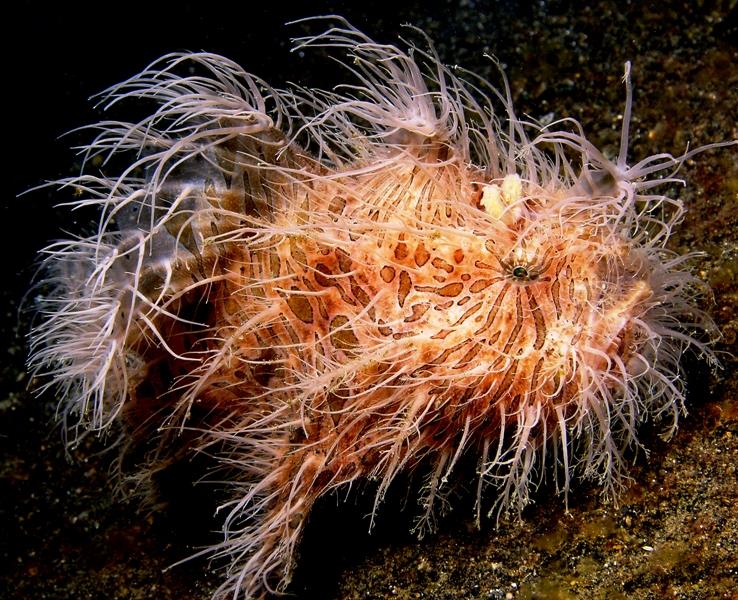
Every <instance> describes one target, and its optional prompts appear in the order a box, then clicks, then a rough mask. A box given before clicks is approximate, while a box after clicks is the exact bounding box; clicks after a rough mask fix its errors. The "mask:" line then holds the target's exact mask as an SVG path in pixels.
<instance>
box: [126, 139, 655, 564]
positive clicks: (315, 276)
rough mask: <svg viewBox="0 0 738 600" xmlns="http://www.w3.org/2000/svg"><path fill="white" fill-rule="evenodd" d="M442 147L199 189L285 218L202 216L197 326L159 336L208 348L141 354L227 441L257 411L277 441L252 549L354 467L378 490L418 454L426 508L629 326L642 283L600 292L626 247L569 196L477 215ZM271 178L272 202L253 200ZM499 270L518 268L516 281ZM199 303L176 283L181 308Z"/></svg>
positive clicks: (143, 398)
mask: <svg viewBox="0 0 738 600" xmlns="http://www.w3.org/2000/svg"><path fill="white" fill-rule="evenodd" d="M438 148H440V150H438V149H435V150H434V151H433V152H424V153H423V154H422V155H419V156H414V157H408V159H407V160H405V161H403V160H397V161H395V162H394V163H393V165H392V167H391V168H385V169H383V170H381V171H374V172H370V173H369V174H365V175H361V176H357V175H353V174H351V175H348V176H347V177H345V178H344V177H340V176H339V177H336V178H335V179H333V180H321V181H320V182H318V183H317V184H307V185H304V186H292V185H281V184H280V182H279V181H275V180H266V179H265V180H264V181H261V182H259V183H254V182H253V181H252V185H251V187H250V189H249V190H247V191H246V192H242V193H241V194H240V195H239V193H237V192H235V191H234V190H233V189H231V190H230V191H229V192H228V193H227V194H225V195H222V196H221V197H218V196H214V197H212V198H211V200H210V202H211V204H213V205H214V206H217V207H218V208H219V209H220V208H222V207H223V205H224V204H229V205H230V206H229V210H236V211H241V212H242V214H245V215H248V217H249V219H254V220H256V221H258V220H259V219H262V218H266V219H268V220H269V221H270V222H269V223H264V225H263V227H264V229H267V228H276V229H277V230H279V229H280V228H281V229H282V231H284V232H288V231H292V232H293V233H282V234H279V235H271V236H267V237H265V238H264V240H263V242H260V243H254V241H253V239H252V237H251V234H245V233H242V232H240V231H239V230H238V227H237V225H238V224H237V223H236V222H234V221H233V220H232V218H231V217H230V216H229V217H228V218H223V216H222V215H221V214H219V213H217V212H216V213H214V214H213V215H212V218H211V219H210V220H208V219H207V218H206V219H204V220H203V221H202V222H201V223H199V224H195V225H194V226H193V235H195V236H197V235H202V236H203V237H204V238H205V239H208V236H210V239H212V240H213V241H212V244H206V245H205V247H206V248H209V250H207V251H206V252H204V253H203V258H201V259H200V263H199V266H197V267H195V266H193V265H190V266H185V265H181V266H180V269H179V272H180V273H184V272H193V271H195V270H196V269H199V271H200V272H201V273H207V275H208V277H209V278H211V279H213V281H212V283H210V284H209V285H208V286H207V300H206V302H207V305H208V306H210V308H209V310H208V311H207V312H206V315H207V316H206V319H207V323H208V328H206V329H205V330H203V332H204V333H203V332H199V333H196V334H195V333H194V332H190V333H189V334H187V335H190V336H193V337H191V339H189V340H188V341H186V342H183V343H182V345H181V346H177V345H176V344H177V343H178V341H177V340H179V341H180V342H182V341H183V340H186V339H187V335H185V334H184V333H183V332H182V331H179V330H178V327H179V326H177V325H174V326H173V330H172V332H171V334H170V335H168V336H167V339H168V340H169V345H170V347H174V349H175V350H176V351H177V352H181V353H183V354H185V355H186V354H187V352H188V351H189V352H197V351H198V350H204V349H205V348H208V349H209V350H210V351H211V352H214V353H215V354H217V356H218V360H217V361H215V362H214V363H210V364H207V371H206V372H204V371H203V367H202V366H200V365H198V364H197V363H194V365H195V367H196V368H195V370H194V371H193V372H192V373H191V374H188V369H190V368H191V365H188V364H187V363H183V362H182V361H179V360H177V359H176V358H173V357H172V356H171V354H169V353H167V352H165V351H162V348H161V346H157V348H158V350H156V349H154V348H149V349H148V350H146V351H144V353H150V352H152V351H155V352H158V353H159V356H158V358H157V359H155V360H152V359H151V358H149V361H148V364H149V369H152V368H153V369H154V370H155V371H156V370H158V371H160V370H161V365H162V364H168V366H167V368H166V370H167V372H171V373H173V374H174V375H173V376H172V378H173V379H174V378H176V377H177V376H178V375H179V376H184V381H185V382H187V381H188V379H191V380H192V381H196V384H195V387H194V388H192V389H189V390H187V391H186V393H185V394H184V395H183V396H182V397H181V398H180V399H179V402H180V403H181V404H183V405H185V406H187V411H188V414H189V411H191V410H192V409H193V407H198V411H199V414H203V413H204V414H206V415H210V416H209V417H207V419H209V420H211V421H212V422H215V421H217V420H218V419H225V420H226V422H228V423H230V425H229V426H228V427H227V429H229V430H230V431H232V432H233V435H235V436H238V432H239V431H245V430H250V429H254V428H257V429H258V424H259V419H263V420H264V424H265V427H266V428H267V429H268V430H269V431H270V432H271V433H269V434H268V435H270V436H271V444H272V447H273V452H274V453H275V454H276V456H274V457H273V463H272V464H271V467H270V474H269V477H268V478H267V479H268V481H266V482H264V490H263V492H264V493H266V494H270V493H271V494H273V496H272V499H271V500H270V501H269V503H268V506H269V508H268V509H267V511H268V513H270V514H267V515H266V516H265V518H264V522H265V526H264V530H265V532H264V534H263V537H262V539H261V542H262V544H263V545H262V549H263V551H264V552H269V551H270V548H278V547H279V545H280V544H283V543H284V540H296V539H297V538H298V537H299V532H300V530H301V528H302V526H303V523H304V520H305V518H306V516H307V514H308V512H309V509H310V506H311V505H312V503H313V502H314V501H315V499H316V498H318V497H319V496H320V495H322V494H324V493H325V492H326V491H327V490H329V489H331V488H334V487H338V486H341V485H345V484H347V483H349V482H351V481H353V480H355V479H358V478H371V479H376V480H378V481H379V482H380V484H379V485H380V492H379V493H378V496H377V498H378V500H379V499H380V498H381V496H382V494H383V493H384V488H386V486H387V485H389V483H390V482H391V480H392V478H393V477H394V476H395V475H396V474H397V473H398V472H399V471H400V470H402V469H406V468H410V467H413V466H414V465H416V464H418V463H419V462H421V461H426V462H428V463H429V464H431V465H435V477H436V479H438V480H439V481H436V482H433V481H431V484H430V485H431V488H432V489H430V490H429V492H428V495H429V498H428V503H429V505H432V502H433V497H434V496H435V494H436V492H437V489H436V488H437V487H440V478H441V477H442V476H444V472H445V471H446V470H447V469H448V470H449V471H450V469H451V466H453V463H454V462H455V460H456V459H457V458H458V454H459V453H460V452H461V450H466V449H467V448H468V447H469V446H472V447H474V448H476V452H477V453H480V456H482V457H483V460H486V456H487V455H488V453H489V451H490V447H492V448H494V446H495V444H497V443H498V440H499V439H500V436H501V435H502V431H503V429H504V427H505V423H506V421H508V420H513V421H514V420H515V415H516V413H517V412H518V411H523V410H536V411H539V412H540V417H539V418H537V419H536V423H537V429H536V430H535V431H534V432H532V434H531V440H530V441H529V442H528V444H529V445H531V444H532V446H533V447H538V446H540V445H541V444H542V443H543V442H544V441H545V434H544V433H543V427H544V425H543V424H545V423H548V425H547V426H548V427H550V428H551V429H555V427H556V421H557V419H566V418H567V417H568V416H569V415H570V413H571V412H572V411H573V410H575V408H576V403H577V401H578V399H579V397H580V396H581V394H582V392H583V388H584V387H585V386H588V385H591V381H590V380H589V379H588V378H587V374H586V373H584V372H583V371H582V369H581V368H580V365H579V364H578V361H581V360H582V356H588V357H589V359H588V360H589V361H590V364H589V365H588V368H590V369H597V370H607V369H608V360H609V358H608V357H615V356H619V357H620V358H621V359H622V360H627V354H628V352H629V350H628V344H627V335H624V334H627V327H626V324H627V321H628V319H629V317H630V316H632V315H633V314H634V313H636V312H637V311H638V304H639V302H641V301H642V300H643V299H644V298H647V297H648V295H649V291H648V287H647V284H645V282H643V281H637V280H636V279H635V277H634V278H633V281H631V282H630V283H628V284H622V283H621V285H627V286H628V287H630V288H631V289H632V291H631V292H629V293H627V294H625V295H624V296H622V297H621V298H620V299H619V300H618V301H617V302H615V303H613V302H612V299H608V298H606V297H603V293H602V291H603V288H602V285H603V283H604V282H605V281H606V280H607V278H608V277H611V276H612V273H610V272H609V269H612V264H611V263H612V261H613V259H617V262H619V261H622V260H624V259H623V256H620V255H622V254H624V253H625V247H624V246H623V247H617V246H615V247H612V246H609V247H608V249H607V251H608V252H609V253H610V255H606V256H603V255H602V252H601V246H602V240H601V239H598V238H597V237H596V236H597V235H598V233H597V230H596V229H595V228H593V227H591V226H590V225H588V219H589V217H590V215H589V214H588V213H587V212H586V211H584V212H583V211H581V210H579V211H577V212H576V213H570V212H569V209H568V208H567V205H566V204H565V203H561V200H562V198H563V200H565V199H566V198H565V196H562V197H560V198H557V197H556V196H555V195H550V194H549V195H548V196H547V197H545V198H541V197H537V196H535V195H531V196H527V197H526V198H525V199H524V200H521V201H520V206H518V207H517V208H519V209H522V212H521V210H518V211H517V213H516V214H519V215H522V216H518V217H517V218H515V219H511V218H510V217H508V216H505V217H504V218H502V219H501V218H497V217H493V216H490V215H489V214H487V213H486V212H485V211H484V209H483V207H482V206H481V205H480V204H479V197H480V194H479V189H480V186H482V185H484V184H485V182H484V181H481V180H480V179H479V178H480V174H479V173H478V172H476V171H474V170H472V169H469V168H466V167H465V166H464V165H463V164H460V161H458V160H455V159H454V157H453V154H452V153H451V150H450V149H449V148H447V147H445V146H444V145H443V144H439V145H438ZM439 155H440V156H442V157H443V160H441V158H440V157H439ZM295 160H302V161H305V160H306V159H304V157H303V158H302V159H300V157H297V158H295ZM275 189H276V190H287V192H284V191H280V192H279V193H276V194H275V193H274V190H275ZM267 190H269V193H270V194H271V198H270V200H269V202H270V203H271V204H270V206H271V208H270V209H269V211H268V215H266V216H265V215H264V214H262V213H260V212H259V210H257V209H256V208H253V207H252V209H251V212H249V210H248V209H247V208H246V206H247V205H248V204H252V205H253V206H254V207H255V206H257V205H262V204H263V203H264V200H263V198H262V199H261V200H258V194H264V195H266V194H267ZM539 192H540V193H543V191H542V190H539ZM209 193H211V194H212V193H213V191H212V190H211V191H210V192H209ZM255 198H256V199H257V201H254V199H255ZM531 209H533V210H532V211H531ZM531 215H532V216H531ZM213 232H218V233H217V234H216V235H214V233H213ZM217 235H221V236H229V235H230V236H231V237H230V238H229V241H227V242H220V241H218V238H217ZM241 236H243V237H241ZM521 240H524V241H521ZM516 248H517V249H518V254H517V255H515V249H516ZM521 248H522V249H521ZM513 265H518V266H520V265H524V266H525V267H526V269H527V272H528V273H529V275H530V277H529V278H516V277H515V276H513V274H512V273H511V268H512V267H513ZM621 270H622V269H621ZM192 277H193V278H194V279H195V280H196V279H197V278H198V277H197V276H196V275H192ZM620 278H621V279H622V273H620ZM203 302H205V298H204V297H203V296H202V295H201V293H197V294H194V295H192V294H191V295H189V296H188V295H185V296H183V297H182V299H180V300H179V301H178V306H177V312H178V314H189V313H190V310H189V309H188V306H192V305H201V304H202V303H203ZM201 318H202V315H201ZM139 343H140V342H139ZM139 351H140V350H139ZM162 361H164V362H163V363H162ZM143 379H145V380H146V384H145V386H144V387H143V388H142V389H136V388H134V389H132V390H130V394H131V396H132V397H133V398H137V397H138V400H139V401H138V402H136V403H134V405H138V406H139V407H140V406H141V404H142V403H149V404H150V405H152V406H155V405H158V404H159V403H153V398H154V397H156V398H159V397H161V396H162V395H163V394H164V392H165V390H167V389H171V388H172V387H173V386H172V382H171V381H162V384H163V387H158V386H156V387H157V389H154V391H153V393H152V387H151V382H152V380H155V379H156V377H152V373H151V372H149V373H148V374H147V375H146V376H145V377H144V378H143ZM164 395H166V396H168V397H169V398H170V402H171V401H176V400H177V399H178V396H177V395H172V394H171V392H168V393H166V394H164ZM260 407H261V408H260ZM275 415H278V418H276V417H275ZM135 419H136V420H137V421H138V422H140V421H141V414H140V413H137V414H136V416H135ZM213 419H215V421H213ZM184 422H185V424H187V423H188V419H187V417H185V420H184ZM221 427H222V424H221ZM513 428H514V426H513ZM535 439H537V440H538V441H535ZM285 569H286V571H285V572H289V566H286V567H285Z"/></svg>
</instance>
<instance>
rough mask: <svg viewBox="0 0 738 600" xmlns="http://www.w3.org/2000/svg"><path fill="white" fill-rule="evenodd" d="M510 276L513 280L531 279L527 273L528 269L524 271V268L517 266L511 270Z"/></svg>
mask: <svg viewBox="0 0 738 600" xmlns="http://www.w3.org/2000/svg"><path fill="white" fill-rule="evenodd" d="M512 276H513V277H514V278H515V279H531V276H530V273H528V269H526V268H525V267H521V266H517V267H514V268H513V270H512Z"/></svg>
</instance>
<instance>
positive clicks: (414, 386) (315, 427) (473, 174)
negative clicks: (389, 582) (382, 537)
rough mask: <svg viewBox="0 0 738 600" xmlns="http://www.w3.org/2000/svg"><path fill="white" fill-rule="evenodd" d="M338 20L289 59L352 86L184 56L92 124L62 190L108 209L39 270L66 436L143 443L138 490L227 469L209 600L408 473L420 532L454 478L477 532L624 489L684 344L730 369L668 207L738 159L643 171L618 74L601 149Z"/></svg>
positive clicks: (50, 374)
mask: <svg viewBox="0 0 738 600" xmlns="http://www.w3.org/2000/svg"><path fill="white" fill-rule="evenodd" d="M320 22H323V23H325V24H326V28H325V30H324V31H323V32H322V33H319V34H317V35H312V36H308V37H301V38H298V39H296V40H294V44H295V45H294V47H295V49H300V50H303V49H309V48H314V47H322V48H324V49H326V50H325V51H326V52H329V53H333V54H336V55H338V57H339V61H341V62H342V63H343V64H344V66H346V67H347V69H348V71H349V72H350V74H351V77H353V83H351V84H350V85H346V86H339V87H337V88H335V89H333V90H318V89H306V88H299V87H294V88H292V89H276V88H273V87H270V86H269V85H268V84H267V83H266V82H265V81H262V80H261V79H259V78H257V77H255V76H253V75H250V74H249V73H247V72H246V71H244V70H243V69H242V68H241V67H240V66H238V65H237V64H235V63H234V62H232V61H230V60H228V59H226V58H223V57H222V56H217V55H214V54H208V53H175V54H169V55H167V56H164V57H162V58H160V59H159V60H157V61H155V62H154V63H152V64H151V65H150V66H149V67H147V68H146V69H145V70H144V71H143V72H141V73H140V74H138V75H136V76H134V77H132V78H130V79H128V80H127V81H124V82H123V83H120V84H118V85H115V86H113V87H112V88H110V89H108V90H107V91H106V92H104V93H103V95H102V96H101V103H102V105H103V106H104V107H105V108H106V109H113V108H115V109H118V108H119V106H120V105H127V104H130V103H132V104H133V105H134V108H135V110H136V111H138V112H136V113H134V114H141V112H140V111H141V110H142V108H143V109H151V110H152V112H151V114H150V116H147V117H145V118H143V119H142V120H139V121H135V122H125V121H116V120H106V121H102V122H101V123H98V124H96V125H94V126H92V127H91V128H90V130H91V131H92V138H93V139H92V141H91V142H89V143H88V144H87V145H85V146H84V147H83V149H82V153H83V158H84V165H85V167H84V168H83V171H82V174H81V175H79V176H77V177H73V178H69V179H64V180H62V181H58V182H55V183H56V184H58V185H60V186H61V187H66V188H70V189H71V190H72V191H73V192H74V194H73V195H71V196H70V199H69V201H68V205H69V206H70V207H71V208H79V207H93V208H95V209H96V210H97V218H98V220H97V222H96V224H95V226H94V228H93V230H92V231H93V233H92V234H91V235H87V236H84V235H80V236H79V237H75V238H71V239H67V240H62V241H57V242H55V243H53V244H51V245H49V246H48V247H47V248H46V249H45V250H44V251H43V261H42V262H43V264H42V267H41V270H40V275H39V280H38V288H37V294H36V298H35V304H36V307H37V310H38V317H37V319H36V321H35V324H34V326H33V329H32V332H31V337H30V346H31V358H30V367H31V371H32V372H33V373H34V374H35V375H36V378H37V380H39V381H40V382H41V383H40V384H39V387H40V388H41V389H42V390H43V389H45V388H50V387H51V388H54V389H55V390H56V392H57V393H58V394H59V395H60V397H61V405H60V416H61V419H62V420H63V425H64V429H65V431H66V434H67V435H68V436H69V437H70V438H71V439H72V440H74V439H79V437H80V436H82V435H83V434H84V433H85V432H95V433H103V432H106V431H116V432H117V435H116V436H113V437H115V438H116V439H119V440H122V441H120V442H119V443H120V445H121V448H122V449H124V450H122V451H125V452H132V450H131V448H132V447H139V448H141V447H142V448H144V451H143V452H140V453H139V454H138V455H137V456H138V457H139V460H137V462H136V465H135V469H136V473H137V475H136V478H137V479H138V480H140V481H146V480H155V479H156V474H157V473H159V472H161V471H162V470H165V469H167V468H168V467H169V466H170V465H171V464H173V463H174V462H175V461H177V460H181V459H183V458H184V459H187V458H188V457H190V456H191V455H192V454H193V453H204V454H206V455H208V456H209V457H210V459H212V461H213V464H214V465H215V466H214V467H213V469H214V470H213V471H212V472H209V474H208V476H209V477H210V478H211V479H212V480H214V481H217V482H218V487H219V488H220V490H221V493H222V494H223V500H222V503H221V506H220V510H219V511H218V513H217V514H218V515H219V517H220V518H221V519H222V521H221V524H222V532H223V533H222V539H221V541H220V542H219V543H217V544H216V545H214V546H213V547H212V548H210V549H209V550H208V551H207V552H208V553H209V554H210V555H211V556H213V557H215V558H218V559H220V562H221V564H223V565H225V574H224V577H223V583H222V585H221V587H220V588H219V589H218V590H217V592H216V596H217V597H232V598H260V597H263V596H265V595H268V594H270V593H274V592H281V591H284V590H285V589H286V588H287V586H288V584H289V582H290V576H291V572H292V570H293V566H294V562H295V559H296V547H297V544H298V542H299V540H300V537H301V534H302V532H303V530H304V527H305V524H306V521H307V519H308V517H309V514H310V510H311V507H312V506H313V504H314V503H315V501H316V499H318V498H319V497H321V496H323V495H325V494H328V493H330V492H333V491H336V490H344V491H346V490H348V489H349V488H351V487H353V486H354V484H357V483H359V482H364V483H365V485H362V486H360V489H361V490H363V493H371V494H373V507H374V510H373V511H372V521H373V520H374V516H375V514H376V511H377V509H378V507H379V505H380V504H381V502H382V499H383V497H384V496H385V494H386V492H387V490H388V488H389V486H390V484H391V483H392V482H393V480H394V479H395V478H396V476H397V475H398V474H400V473H401V472H409V473H418V474H420V476H421V477H422V482H423V483H422V485H421V486H419V508H420V511H419V512H420V514H419V516H418V519H417V522H416V527H417V531H418V532H419V533H423V532H424V531H427V530H432V529H433V526H434V515H435V513H436V512H437V509H438V508H439V507H442V505H443V502H444V495H446V494H447V493H448V492H449V491H450V490H451V489H453V485H454V484H453V482H454V476H456V475H460V474H461V472H462V471H463V469H460V464H461V462H465V463H466V462H469V461H472V462H473V461H476V463H477V468H476V474H475V476H476V479H475V480H474V481H475V483H474V484H473V487H474V488H475V489H476V502H473V501H472V500H470V503H469V504H470V507H471V505H472V504H474V507H475V508H474V510H475V513H476V519H477V520H479V519H480V518H481V516H482V515H483V514H491V515H492V516H493V517H495V516H496V517H499V515H500V514H501V513H502V512H506V511H507V510H514V511H518V510H520V509H522V508H523V507H524V506H525V505H526V504H528V503H529V501H530V494H531V492H532V490H533V489H534V488H535V487H536V486H537V485H538V484H539V483H540V482H541V481H542V480H543V479H548V480H549V481H552V482H553V485H554V486H555V489H556V490H558V491H559V492H560V493H562V494H563V495H566V494H567V493H568V491H569V490H570V486H571V485H572V482H573V481H574V480H575V479H590V480H595V481H596V482H598V483H599V485H601V487H602V489H603V491H604V493H605V494H609V495H612V494H615V493H616V492H617V491H618V488H619V487H621V486H622V481H623V478H624V477H625V474H626V469H627V465H626V462H627V452H628V451H629V449H631V448H633V447H638V446H639V442H638V440H637V433H638V428H639V424H640V423H642V422H643V421H645V420H647V419H655V420H658V421H660V422H661V423H662V425H661V426H662V427H663V431H664V434H665V435H669V434H671V433H673V431H674V430H675V428H676V426H677V420H678V417H679V416H680V414H681V413H682V412H683V411H684V397H685V383H684V377H683V372H682V368H681V367H680V362H679V361H680V355H681V354H682V353H683V351H684V350H685V349H686V348H687V347H689V346H692V347H693V348H695V349H696V350H697V351H698V353H700V354H702V355H704V356H706V357H707V358H708V360H711V361H712V360H714V357H713V352H712V350H711V346H710V332H711V331H714V325H713V323H712V321H711V320H710V318H709V317H708V316H707V315H706V314H705V313H704V312H703V311H702V310H700V308H698V304H699V302H700V300H701V298H702V296H703V295H704V291H705V289H706V286H705V285H704V284H702V282H700V281H699V280H698V279H697V278H696V277H694V276H693V275H692V274H691V272H690V270H689V268H688V266H687V263H688V260H689V258H690V257H689V256H682V255H678V254H675V253H674V252H672V251H670V250H668V249H667V248H666V244H667V241H668V240H669V236H670V234H671V231H672V229H673V227H674V226H675V225H677V224H678V223H679V222H680V220H681V218H682V216H683V212H684V208H683V206H682V203H681V201H679V200H678V199H672V198H669V197H667V196H665V195H661V194H660V193H659V192H658V191H657V190H658V189H659V188H660V186H668V184H673V183H674V182H677V181H680V180H679V179H677V178H676V175H675V173H676V171H677V170H678V168H679V167H680V165H681V164H682V163H683V162H684V161H685V160H687V159H689V158H690V157H692V156H694V155H695V154H697V153H698V152H701V151H703V150H705V149H707V148H715V147H719V146H727V145H733V144H736V143H737V142H736V141H735V140H734V141H730V142H726V143H717V144H710V145H709V146H703V147H701V148H697V149H693V150H689V151H686V152H685V153H684V154H682V155H680V156H677V157H674V156H672V155H670V154H657V155H655V156H651V157H648V158H645V159H643V160H641V161H640V162H638V163H636V164H630V163H629V162H628V160H627V151H628V135H629V132H628V130H629V123H630V117H631V105H632V92H631V83H630V65H629V64H626V70H625V87H626V102H625V110H624V114H623V121H622V133H621V140H620V148H619V152H618V155H617V156H615V157H608V156H606V155H605V154H604V153H603V152H601V151H600V150H598V149H597V148H596V147H594V146H593V145H592V144H591V143H590V142H589V141H588V140H587V139H586V137H585V135H584V133H583V131H582V129H581V127H580V126H579V124H578V123H577V122H576V121H574V120H572V119H563V120H561V121H557V122H554V123H552V124H548V125H543V124H541V123H538V122H536V121H534V120H532V119H528V118H526V119H521V118H518V117H517V116H516V114H515V112H514V110H513V106H512V102H511V94H510V91H509V89H508V86H507V83H506V81H505V80H504V76H502V77H501V80H502V81H503V85H502V86H501V87H500V88H499V89H498V88H496V87H494V86H493V85H492V84H490V83H488V82H486V81H485V80H483V79H481V78H479V77H476V76H474V75H473V74H471V73H469V72H466V71H463V70H462V69H460V68H458V67H453V68H451V67H448V66H446V65H444V64H442V63H441V61H440V60H439V59H438V56H437V55H436V53H435V51H434V50H433V47H432V45H430V42H429V41H428V40H426V39H425V38H423V37H422V36H421V39H422V40H423V44H422V47H421V45H418V46H410V48H409V49H407V50H403V49H400V48H398V47H396V46H394V45H385V44H379V43H376V42H374V41H373V40H372V39H371V38H369V37H367V36H366V35H365V34H363V33H361V32H360V31H358V30H357V29H355V28H353V27H352V26H351V25H350V24H349V23H347V22H346V21H344V20H343V19H341V18H339V17H330V18H326V19H325V20H323V21H320ZM731 151H732V149H731ZM462 458H463V459H464V460H463V461H462V460H461V459H462ZM467 475H469V473H467ZM473 476H474V475H473ZM210 517H211V515H203V518H210Z"/></svg>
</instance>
